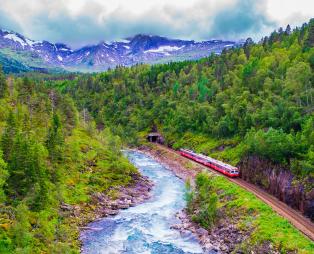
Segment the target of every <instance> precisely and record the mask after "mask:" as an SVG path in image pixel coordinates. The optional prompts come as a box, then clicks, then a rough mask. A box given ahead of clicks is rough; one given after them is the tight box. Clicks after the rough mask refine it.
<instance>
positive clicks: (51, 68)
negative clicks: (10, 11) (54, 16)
mask: <svg viewBox="0 0 314 254" xmlns="http://www.w3.org/2000/svg"><path fill="white" fill-rule="evenodd" d="M0 63H1V64H3V67H4V68H3V69H4V71H5V72H3V71H2V70H1V71H0V210H1V212H0V252H1V253H4V254H11V253H32V254H33V253H35V254H36V253H40V254H42V253H80V252H83V253H102V252H104V253H302V254H310V253H313V251H314V243H313V239H314V236H313V220H314V115H313V107H314V100H313V97H314V74H313V73H314V72H313V70H314V19H311V20H309V22H308V23H305V24H303V25H302V26H300V27H295V28H294V29H291V27H290V26H287V27H286V28H285V29H283V28H279V29H278V30H275V31H274V32H272V33H271V34H269V36H265V37H263V38H262V39H261V40H260V41H259V42H254V41H253V40H252V39H250V38H248V39H247V40H245V41H244V42H233V41H223V40H210V41H202V42H197V41H193V40H190V41H189V40H174V39H169V38H166V37H162V36H151V35H143V34H139V35H135V36H133V37H128V38H127V39H125V40H123V41H117V42H110V43H109V42H101V43H99V44H97V45H91V46H86V47H82V48H79V49H71V48H70V47H68V46H66V45H65V44H62V43H61V44H58V43H56V44H54V43H50V42H47V41H33V40H30V39H27V38H26V37H24V36H22V35H21V34H18V33H14V32H11V31H7V30H3V29H2V30H1V31H0ZM79 71H80V72H79ZM150 133H154V134H155V135H158V138H156V137H155V138H156V141H158V142H160V143H162V144H163V146H160V145H155V144H151V143H149V142H148V135H149V134H150ZM182 148H185V149H190V150H193V151H195V152H196V153H198V154H203V155H206V156H210V157H211V158H212V159H213V160H219V161H221V162H224V163H227V164H228V165H230V166H233V167H232V168H233V169H235V168H237V170H239V172H238V173H237V175H236V176H239V177H237V178H234V179H231V178H226V177H223V176H222V175H220V174H217V173H216V171H211V170H208V168H206V170H205V171H204V167H203V166H201V165H200V164H197V163H194V162H192V161H190V160H187V159H186V158H184V157H181V156H178V154H177V152H176V151H177V150H179V149H182ZM207 158H208V157H207ZM230 168H231V167H230ZM233 173H235V172H233ZM179 178H181V180H180V179H179Z"/></svg>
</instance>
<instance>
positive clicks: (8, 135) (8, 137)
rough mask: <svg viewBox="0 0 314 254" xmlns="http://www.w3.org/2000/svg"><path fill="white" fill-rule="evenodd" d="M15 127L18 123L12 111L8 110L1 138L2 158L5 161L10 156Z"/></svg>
mask: <svg viewBox="0 0 314 254" xmlns="http://www.w3.org/2000/svg"><path fill="white" fill-rule="evenodd" d="M17 129H18V124H17V120H16V116H15V114H14V113H13V112H12V111H10V113H9V116H8V119H7V123H6V128H5V130H4V133H3V135H2V138H1V146H2V150H3V158H4V160H5V161H8V160H9V158H10V156H11V152H12V147H13V141H14V138H15V135H16V132H17Z"/></svg>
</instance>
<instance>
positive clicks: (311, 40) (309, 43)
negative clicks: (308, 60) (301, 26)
mask: <svg viewBox="0 0 314 254" xmlns="http://www.w3.org/2000/svg"><path fill="white" fill-rule="evenodd" d="M304 47H305V48H311V47H314V18H313V19H311V20H310V22H309V25H308V35H307V38H306V40H305V42H304Z"/></svg>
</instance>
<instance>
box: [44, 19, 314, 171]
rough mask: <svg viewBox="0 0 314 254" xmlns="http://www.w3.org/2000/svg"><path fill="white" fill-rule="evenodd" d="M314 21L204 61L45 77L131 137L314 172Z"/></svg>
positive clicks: (100, 122) (104, 124) (100, 121)
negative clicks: (152, 135)
mask: <svg viewBox="0 0 314 254" xmlns="http://www.w3.org/2000/svg"><path fill="white" fill-rule="evenodd" d="M313 45H314V20H313V19H312V20H310V21H309V23H308V24H304V25H302V27H296V28H295V29H293V30H292V29H291V28H290V26H289V25H288V26H287V27H286V29H282V28H280V29H279V30H278V31H274V32H273V33H271V34H270V36H268V37H264V38H262V40H261V41H260V42H259V43H254V42H253V41H252V40H251V39H250V38H249V39H247V40H246V42H245V43H244V45H243V46H242V47H238V48H233V49H230V50H224V51H223V52H222V54H221V55H211V56H209V57H208V58H205V59H201V60H199V61H185V62H173V63H169V64H163V65H153V66H149V65H137V66H134V67H131V68H125V67H117V68H115V69H113V70H109V71H107V72H104V73H100V74H93V75H79V76H77V77H75V78H73V79H71V80H69V79H65V80H46V81H45V83H46V86H48V87H52V88H56V89H57V90H59V91H60V92H61V93H63V94H67V95H69V96H70V97H71V98H73V99H74V101H75V102H76V104H77V105H78V107H79V108H80V110H84V111H86V112H87V113H88V114H90V115H91V116H92V117H93V118H94V119H95V121H96V125H97V127H98V128H100V129H102V128H109V129H111V130H112V131H113V133H114V134H116V135H118V136H120V137H121V138H122V140H123V141H124V142H125V143H127V144H129V145H138V144H139V143H141V142H142V141H143V138H145V135H146V134H147V133H148V132H149V131H151V130H152V129H158V131H160V132H161V133H162V134H163V135H164V136H165V139H166V143H167V144H168V145H171V146H173V147H174V148H179V147H187V148H192V149H195V150H196V151H199V152H203V153H205V154H211V155H212V156H213V157H217V158H219V159H223V160H225V161H227V162H229V163H231V164H234V165H236V164H237V163H238V162H239V161H240V160H241V158H243V157H244V156H246V155H257V156H261V157H263V158H266V159H268V160H271V161H273V162H274V163H279V164H283V165H285V166H286V167H287V168H289V170H291V171H292V172H293V173H294V174H296V175H298V176H301V177H308V176H312V177H313V175H314V118H313V110H314V98H313V96H314V85H313V84H314V75H313V69H314V48H313Z"/></svg>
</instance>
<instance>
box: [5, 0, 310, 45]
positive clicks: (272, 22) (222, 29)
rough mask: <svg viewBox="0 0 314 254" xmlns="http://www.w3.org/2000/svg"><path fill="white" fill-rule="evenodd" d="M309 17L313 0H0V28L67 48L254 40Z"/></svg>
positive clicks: (305, 20)
mask: <svg viewBox="0 0 314 254" xmlns="http://www.w3.org/2000/svg"><path fill="white" fill-rule="evenodd" d="M311 17H314V1H313V0H297V1H296V0H285V1H283V0H265V1H263V0H171V1H170V0H14V1H12V0H1V5H0V27H2V28H6V29H11V30H14V31H17V32H20V33H22V34H24V35H26V36H28V37H29V38H31V39H36V40H43V39H45V40H49V41H51V42H64V43H67V44H69V45H71V46H73V47H79V46H82V45H84V44H92V43H97V42H99V41H111V40H116V39H121V38H125V37H128V36H132V35H134V34H138V33H145V34H157V35H162V36H168V37H173V38H181V39H195V40H207V39H213V38H219V39H243V38H247V37H249V36H250V37H253V38H254V39H255V40H258V39H259V38H261V37H262V36H264V35H267V34H269V33H270V32H271V31H273V30H274V29H275V28H278V27H279V26H283V27H285V26H286V25H287V24H291V25H292V26H296V25H301V24H302V23H304V22H307V21H308V20H309V19H310V18H311Z"/></svg>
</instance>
